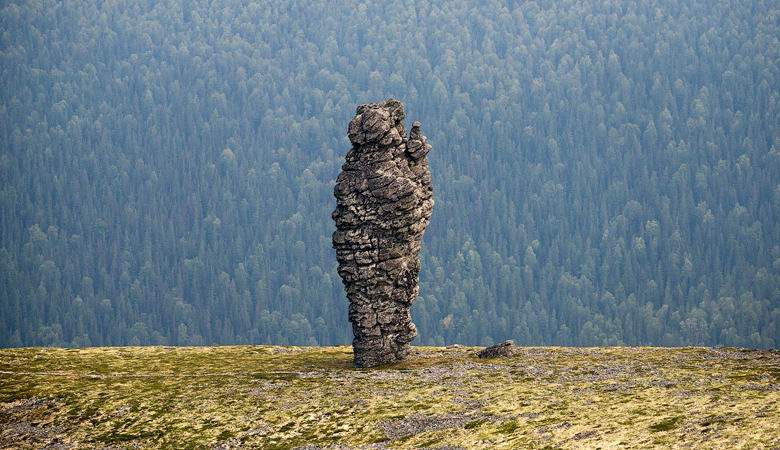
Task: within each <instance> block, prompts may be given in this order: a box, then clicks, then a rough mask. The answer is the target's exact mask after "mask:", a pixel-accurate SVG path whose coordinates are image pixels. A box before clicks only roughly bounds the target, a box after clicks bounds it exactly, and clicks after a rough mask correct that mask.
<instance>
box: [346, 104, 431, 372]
mask: <svg viewBox="0 0 780 450" xmlns="http://www.w3.org/2000/svg"><path fill="white" fill-rule="evenodd" d="M348 136H349V140H350V141H351V142H352V149H351V150H350V151H349V152H348V153H347V156H346V162H345V163H344V165H343V167H342V171H341V174H339V176H338V179H337V180H336V187H335V189H334V195H335V196H336V203H337V206H336V210H335V211H333V220H334V221H335V222H336V232H335V233H333V247H334V248H335V249H336V258H337V259H338V263H339V268H338V272H339V275H340V276H341V278H342V280H343V281H344V286H345V288H346V291H347V297H348V298H349V320H350V322H351V323H352V330H353V332H354V334H355V339H354V341H353V343H352V346H353V348H354V351H355V365H356V366H358V367H371V366H376V365H379V364H384V363H390V362H396V361H400V360H401V359H403V358H404V357H405V356H406V355H407V353H408V351H409V343H410V342H411V341H412V339H414V337H415V336H416V335H417V329H416V328H415V326H414V324H413V323H412V318H411V314H410V308H411V306H412V303H413V302H414V300H415V299H416V297H417V293H418V291H419V286H418V274H419V272H420V258H419V252H420V246H421V244H422V237H423V233H424V232H425V227H426V226H427V225H428V222H429V220H430V218H431V211H432V209H433V190H432V186H431V172H430V170H429V169H428V160H427V158H426V155H427V154H428V152H429V151H430V149H431V146H430V145H429V144H428V142H427V140H426V138H425V136H423V135H422V132H421V131H420V123H419V122H414V123H413V124H412V129H411V131H410V133H409V135H408V136H406V133H405V130H404V105H403V103H401V102H400V101H398V100H394V99H390V100H386V101H384V102H381V103H369V104H365V105H360V106H359V107H358V108H357V113H356V115H355V118H353V119H352V121H351V122H350V123H349V128H348Z"/></svg>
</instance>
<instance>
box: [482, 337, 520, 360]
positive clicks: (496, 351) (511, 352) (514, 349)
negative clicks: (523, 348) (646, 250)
mask: <svg viewBox="0 0 780 450" xmlns="http://www.w3.org/2000/svg"><path fill="white" fill-rule="evenodd" d="M519 352H520V347H518V346H516V345H515V342H514V341H512V340H508V341H504V342H501V343H500V344H496V345H491V346H490V347H487V348H485V349H483V350H482V351H480V352H479V353H477V356H479V357H480V358H498V357H510V356H515V355H516V354H518V353H519Z"/></svg>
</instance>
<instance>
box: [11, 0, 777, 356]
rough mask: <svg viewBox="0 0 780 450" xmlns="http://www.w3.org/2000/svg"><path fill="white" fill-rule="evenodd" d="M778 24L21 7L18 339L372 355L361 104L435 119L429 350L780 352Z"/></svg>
mask: <svg viewBox="0 0 780 450" xmlns="http://www.w3.org/2000/svg"><path fill="white" fill-rule="evenodd" d="M779 14H780V5H779V4H778V2H777V1H774V0H768V1H761V0H754V1H746V0H735V1H713V0H688V1H680V0H641V1H640V0H636V1H600V0H585V1H574V0H555V1H553V0H550V1H523V2H514V1H488V2H485V1H428V0H425V1H419V2H415V1H399V0H395V1H392V0H391V1H386V2H366V3H364V4H363V3H357V2H348V1H336V2H331V1H312V0H305V1H267V2H249V1H238V0H224V1H217V2H212V1H207V0H192V1H188V0H166V1H130V0H126V1H125V0H116V1H86V0H65V1H59V0H56V1H55V0H48V1H45V0H39V1H32V0H30V1H20V0H11V1H3V2H2V3H0V179H2V184H0V345H2V346H18V345H118V344H161V343H166V344H218V343H220V344H222V343H274V344H334V343H347V342H349V341H350V339H351V330H350V327H349V324H348V322H347V321H346V316H347V314H346V305H347V302H346V298H345V296H344V293H343V289H342V286H341V281H340V279H339V278H338V276H337V275H336V272H335V255H334V253H333V251H332V250H331V248H330V235H331V232H332V231H333V224H332V221H331V219H330V212H331V211H332V209H333V208H334V206H335V201H334V199H333V197H332V189H333V182H334V178H335V176H336V174H337V173H338V171H339V167H340V164H341V162H342V159H343V155H344V154H345V153H346V151H347V149H348V146H349V143H348V141H347V139H346V138H345V134H346V125H347V122H348V120H349V119H350V118H351V116H352V115H353V113H354V108H355V106H356V105H357V104H358V103H362V102H366V101H376V100H381V99H384V98H386V97H389V96H394V97H397V98H399V99H401V100H403V101H404V102H406V104H407V111H408V116H409V119H410V120H415V119H418V120H421V121H422V122H423V130H424V131H425V133H426V134H427V135H428V137H429V139H430V141H431V143H432V144H433V146H434V149H433V151H432V152H431V154H430V155H429V159H430V162H431V168H432V170H433V172H434V181H435V189H436V196H437V204H436V208H435V209H434V214H433V220H432V222H431V224H430V226H429V228H428V231H427V234H426V237H425V249H424V255H423V256H424V258H423V259H424V261H423V272H422V274H421V282H422V288H421V295H420V298H419V300H418V303H417V304H416V306H415V309H414V318H415V322H416V323H417V326H418V329H419V331H420V337H419V338H418V340H417V341H416V342H418V343H425V344H445V343H454V342H459V343H467V344H489V343H492V342H494V341H498V340H501V339H505V338H514V339H515V340H516V341H517V342H518V343H521V344H564V345H607V344H608V345H612V344H631V345H635V344H654V345H687V344H704V345H715V344H724V345H739V346H758V347H771V346H778V345H780V214H779V213H780V125H779V124H780V92H779V89H778V87H779V85H780V44H779V42H778V39H779V37H780V29H779V28H780V16H779Z"/></svg>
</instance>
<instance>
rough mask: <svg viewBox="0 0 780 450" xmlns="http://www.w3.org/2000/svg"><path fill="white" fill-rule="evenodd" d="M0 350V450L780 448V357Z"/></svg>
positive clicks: (706, 352)
mask: <svg viewBox="0 0 780 450" xmlns="http://www.w3.org/2000/svg"><path fill="white" fill-rule="evenodd" d="M477 350H478V349H476V348H464V347H458V348H433V347H415V349H414V353H413V355H412V357H411V358H410V360H408V361H407V362H404V363H401V364H398V365H394V366H390V367H383V368H378V369H369V370H359V369H354V368H352V366H351V362H352V351H351V348H349V347H326V348H298V347H270V346H252V347H202V348H167V347H166V348H162V347H144V348H138V347H136V348H95V349H83V350H68V349H7V350H0V448H56V449H66V448H220V449H227V448H267V449H294V448H303V449H322V448H331V449H347V448H365V449H383V448H430V449H445V448H447V449H454V448H468V449H471V448H499V449H500V448H507V449H508V448H599V447H600V448H605V449H606V448H651V447H661V448H697V449H698V448H717V449H721V448H730V449H737V448H745V449H754V448H770V449H771V448H780V425H778V424H780V352H777V351H749V350H740V349H729V348H723V349H710V348H681V349H662V348H553V347H523V348H520V350H519V352H518V353H517V354H516V355H514V356H512V357H510V358H496V359H479V358H477V356H476V352H477Z"/></svg>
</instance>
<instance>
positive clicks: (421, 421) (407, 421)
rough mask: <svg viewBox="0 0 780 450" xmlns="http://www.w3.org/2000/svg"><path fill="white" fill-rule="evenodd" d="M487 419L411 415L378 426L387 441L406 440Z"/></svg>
mask: <svg viewBox="0 0 780 450" xmlns="http://www.w3.org/2000/svg"><path fill="white" fill-rule="evenodd" d="M488 418H489V417H488V416H485V417H479V416H473V415H472V416H467V415H465V414H444V415H438V416H424V415H422V414H412V415H411V416H408V417H404V418H403V419H398V420H392V421H385V422H381V423H380V424H379V426H380V427H381V428H382V431H384V432H385V435H386V436H387V438H388V439H390V440H392V441H395V440H397V439H403V438H407V437H409V436H414V435H416V434H420V433H425V432H426V431H435V430H445V429H452V428H463V427H464V426H465V425H466V424H467V423H469V422H472V421H475V420H483V419H484V420H487V419H488Z"/></svg>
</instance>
